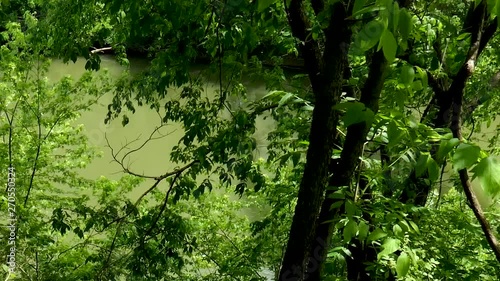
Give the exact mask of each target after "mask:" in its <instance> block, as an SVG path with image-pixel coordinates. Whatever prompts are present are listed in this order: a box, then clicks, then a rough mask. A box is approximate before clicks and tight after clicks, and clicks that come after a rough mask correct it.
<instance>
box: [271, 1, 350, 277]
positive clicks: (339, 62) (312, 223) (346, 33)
mask: <svg viewBox="0 0 500 281" xmlns="http://www.w3.org/2000/svg"><path fill="white" fill-rule="evenodd" d="M321 7H322V6H321V5H316V9H319V8H321ZM331 9H332V17H331V22H330V25H329V26H330V27H331V28H327V29H326V30H325V31H324V32H325V37H326V41H325V48H324V50H325V51H324V52H323V53H322V52H321V51H320V48H319V44H318V42H316V41H315V40H313V39H312V38H311V36H308V28H309V27H310V26H311V24H310V22H309V19H308V18H307V16H306V14H305V10H304V3H303V1H301V0H292V1H291V2H290V7H287V14H288V20H289V23H290V27H291V29H292V33H293V35H294V36H295V37H296V38H297V39H299V40H300V41H301V42H300V46H301V50H302V53H303V56H304V63H305V67H306V70H307V72H308V74H309V78H310V80H311V85H312V88H313V92H314V98H315V107H314V110H313V119H312V123H311V130H310V136H309V148H308V151H307V156H306V160H307V161H306V165H305V169H304V174H303V176H302V181H301V183H300V188H299V194H298V200H297V206H296V208H295V214H294V217H293V220H292V226H291V229H290V234H289V240H288V244H287V247H286V250H285V254H284V258H283V262H282V267H281V270H280V274H279V279H278V280H280V281H303V280H313V279H310V278H308V277H309V276H308V275H307V274H306V272H309V271H314V270H316V269H317V268H316V269H314V268H310V267H309V268H307V266H308V265H309V266H310V265H313V264H314V262H310V261H315V262H316V266H315V267H318V266H319V265H320V264H322V263H323V262H324V260H323V259H321V260H320V259H318V258H317V257H319V256H317V255H315V253H316V252H317V251H318V249H322V248H325V249H326V241H325V240H321V238H319V237H315V229H316V225H317V217H318V213H319V211H320V208H321V203H322V201H323V195H324V192H325V189H326V186H327V185H328V172H329V164H330V159H331V155H332V153H333V149H334V144H335V139H336V133H337V124H338V114H337V112H336V110H335V109H334V106H335V105H336V104H337V103H338V102H339V100H340V95H341V93H342V84H343V71H344V69H345V66H346V64H347V51H348V46H349V43H350V42H351V30H350V27H349V26H348V24H347V23H346V22H345V21H344V19H345V18H346V17H347V11H346V8H345V6H344V3H342V1H341V2H337V3H335V4H333V6H332V7H331ZM318 12H319V11H318ZM311 254H312V256H311Z"/></svg>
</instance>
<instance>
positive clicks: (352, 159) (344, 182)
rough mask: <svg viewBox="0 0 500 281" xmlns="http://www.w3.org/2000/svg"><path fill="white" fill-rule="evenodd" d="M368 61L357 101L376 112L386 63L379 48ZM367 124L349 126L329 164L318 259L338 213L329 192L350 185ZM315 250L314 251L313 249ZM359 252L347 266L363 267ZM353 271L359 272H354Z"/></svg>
mask: <svg viewBox="0 0 500 281" xmlns="http://www.w3.org/2000/svg"><path fill="white" fill-rule="evenodd" d="M371 61H372V62H371V65H370V71H369V74H368V79H367V81H366V82H365V85H364V87H363V90H362V92H361V99H360V101H361V102H362V103H363V104H364V105H365V106H366V107H367V108H369V109H370V110H371V111H373V112H374V113H377V111H378V103H379V98H380V93H381V92H382V87H383V85H384V81H385V73H386V69H387V65H388V63H387V60H386V59H385V57H384V54H383V53H382V51H379V52H376V53H374V54H373V56H372V60H371ZM370 127H371V123H368V122H361V123H358V124H354V125H351V126H349V127H348V129H347V135H346V139H345V142H344V147H343V149H342V153H341V156H340V162H339V164H338V165H333V166H332V167H333V168H334V170H332V171H331V173H332V176H331V177H330V182H329V186H330V187H329V190H328V191H327V195H326V198H325V200H324V201H323V204H322V206H321V212H320V216H319V219H318V224H317V226H316V237H317V238H319V239H321V241H326V246H327V247H322V248H318V249H319V250H318V254H319V257H320V260H325V259H326V256H327V254H328V244H329V243H328V242H329V241H330V240H331V235H332V230H333V225H334V224H333V223H332V222H327V221H331V220H333V219H334V218H335V217H336V216H337V214H336V213H337V210H331V206H332V204H333V203H335V202H336V199H332V198H330V197H329V195H330V194H332V193H333V192H335V191H336V190H338V189H339V188H340V187H343V186H349V185H350V184H351V182H352V178H353V175H354V173H355V170H356V167H358V165H359V163H360V161H359V157H360V156H362V152H363V145H364V143H365V142H366V136H367V134H368V132H369V130H370ZM353 250H357V249H353ZM314 254H316V252H315V253H314ZM362 256H364V253H360V255H359V258H360V259H358V257H353V258H352V259H348V269H349V268H350V269H352V270H362V271H364V267H363V265H362V262H363V261H364V258H362ZM312 262H314V261H310V266H309V268H314V264H313V263H312ZM351 262H352V263H354V266H352V264H350V263H351ZM322 272H323V268H322V267H320V268H319V270H316V271H314V272H308V273H309V274H310V276H311V278H310V280H314V281H316V280H318V281H319V280H321V275H322ZM352 274H353V275H358V274H357V273H352Z"/></svg>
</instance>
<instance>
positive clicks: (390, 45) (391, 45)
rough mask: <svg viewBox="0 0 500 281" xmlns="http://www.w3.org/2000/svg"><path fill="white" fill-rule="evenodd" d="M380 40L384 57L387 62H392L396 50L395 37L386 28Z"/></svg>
mask: <svg viewBox="0 0 500 281" xmlns="http://www.w3.org/2000/svg"><path fill="white" fill-rule="evenodd" d="M380 42H381V43H382V50H383V52H384V56H385V59H386V60H387V61H388V62H389V63H392V62H393V61H394V59H395V58H396V52H397V50H398V43H397V42H396V38H394V35H393V34H392V32H390V31H389V30H388V29H386V30H385V31H384V33H383V34H382V37H381V38H380Z"/></svg>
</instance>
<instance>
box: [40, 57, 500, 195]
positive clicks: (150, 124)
mask: <svg viewBox="0 0 500 281" xmlns="http://www.w3.org/2000/svg"><path fill="white" fill-rule="evenodd" d="M101 59H102V68H103V69H108V71H109V72H110V74H111V75H112V76H114V77H118V76H119V75H120V74H121V72H122V71H123V70H124V67H122V66H120V65H119V64H118V63H116V61H115V60H114V59H113V57H112V56H102V57H101ZM84 65H85V61H84V60H79V61H77V62H76V63H74V64H73V63H69V64H63V63H62V62H61V61H54V62H53V63H52V66H51V69H50V71H49V73H48V76H49V79H51V80H54V81H56V80H58V79H60V78H62V77H63V76H65V75H71V76H72V77H74V78H78V77H80V76H81V75H82V74H83V73H84V71H85V67H84ZM147 65H148V62H147V61H146V60H144V59H133V58H131V59H130V72H131V73H138V72H140V71H141V70H143V69H144V68H145V67H147ZM246 86H247V90H248V98H249V100H255V99H258V98H261V97H262V96H264V95H265V94H267V91H266V89H265V86H264V83H258V82H252V83H250V84H248V85H246ZM217 88H218V87H217V86H216V85H214V84H206V86H205V92H206V95H207V96H208V97H213V96H214V95H215V91H216V90H217ZM179 93H180V91H179V89H174V88H172V89H169V91H168V96H169V97H171V98H175V97H177V96H178V95H179ZM111 99H112V94H106V95H104V97H103V98H102V99H101V100H100V103H99V104H98V105H95V106H94V107H93V109H92V111H91V112H84V113H83V114H82V117H81V118H80V120H78V123H81V124H84V125H85V128H86V133H87V136H88V137H89V139H90V142H91V144H92V145H94V146H97V147H99V148H100V149H101V150H102V151H103V152H104V154H103V157H101V158H97V159H95V160H94V161H93V162H92V163H91V164H90V165H89V166H88V167H87V168H86V169H84V170H82V171H81V174H82V175H83V176H85V177H87V178H90V179H95V178H98V177H100V176H105V177H108V178H110V179H118V178H120V177H121V176H122V175H123V173H122V169H121V167H120V166H119V165H118V164H117V163H113V162H112V157H111V150H110V148H109V147H107V143H106V139H105V135H106V136H107V137H108V139H109V142H110V145H111V147H113V149H115V150H116V149H119V148H120V147H122V146H123V145H124V144H125V143H127V142H130V141H132V140H136V139H137V142H136V144H140V143H141V141H142V142H143V141H144V140H145V139H146V138H147V136H149V135H150V134H151V132H152V130H154V129H155V127H156V126H158V125H159V124H160V118H159V116H158V115H157V113H156V112H154V111H153V110H151V109H149V107H140V108H138V110H137V111H136V113H135V114H134V115H133V116H130V120H131V121H130V123H129V124H128V125H127V126H126V127H123V126H122V125H121V120H120V119H117V120H114V121H112V122H111V124H108V125H105V124H104V118H105V115H106V112H107V108H106V106H107V105H108V104H109V103H110V101H111ZM256 125H257V132H256V134H255V137H256V139H257V141H258V149H257V151H256V155H257V156H258V157H262V158H266V156H267V155H266V149H265V146H266V145H267V142H266V134H267V132H269V131H270V130H271V129H272V127H273V126H274V124H273V121H272V120H271V119H270V118H268V119H266V120H264V119H263V118H262V117H261V118H259V119H257V124H256ZM495 126H496V125H495V124H493V125H492V126H491V127H490V129H486V128H485V129H484V130H483V133H486V134H488V132H489V131H492V132H491V133H494V132H493V131H494V128H495ZM160 133H162V134H168V136H167V137H165V138H162V139H159V140H155V141H153V142H150V143H148V145H146V146H145V147H144V148H142V149H141V150H140V152H138V153H135V154H132V155H131V156H130V157H129V158H128V159H127V162H126V163H127V165H129V168H130V169H131V170H132V171H134V172H136V173H144V174H145V175H160V174H162V173H165V172H167V171H171V170H173V169H175V168H176V167H177V166H178V165H176V164H174V163H172V162H170V157H169V154H170V152H171V149H172V147H173V146H175V145H176V144H177V142H178V140H179V139H180V138H181V137H182V135H183V130H182V128H181V127H180V126H178V125H176V124H171V125H169V126H167V127H165V128H163V129H162V130H160ZM483 146H486V144H485V143H483ZM132 147H133V146H132ZM447 171H448V172H447V173H446V174H445V175H444V177H443V179H444V180H447V179H448V178H449V175H450V171H451V169H449V168H447ZM151 184H152V182H151V181H145V182H144V183H143V184H142V185H141V186H140V187H139V188H137V189H136V190H134V192H133V193H132V194H131V196H132V198H134V197H135V198H137V197H138V196H139V195H140V194H142V193H143V192H144V190H146V189H147V188H148V187H149V186H151ZM473 185H474V187H475V190H476V193H477V195H478V197H479V199H480V201H481V202H482V203H483V204H484V205H488V204H489V202H491V201H490V200H489V199H488V196H486V195H485V194H484V192H483V191H482V190H481V188H480V184H479V183H478V181H477V180H475V181H473ZM443 186H444V190H447V189H448V188H449V187H450V183H449V182H447V183H445V184H443Z"/></svg>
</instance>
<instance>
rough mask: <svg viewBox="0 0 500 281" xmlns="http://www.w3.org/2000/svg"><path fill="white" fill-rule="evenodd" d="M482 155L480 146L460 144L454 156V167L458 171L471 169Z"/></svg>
mask: <svg viewBox="0 0 500 281" xmlns="http://www.w3.org/2000/svg"><path fill="white" fill-rule="evenodd" d="M480 153H481V149H480V148H479V146H476V145H471V144H467V143H462V144H460V145H459V146H458V147H457V149H456V150H455V154H454V155H453V167H454V168H455V169H456V170H461V169H468V168H470V167H471V166H472V165H474V164H475V163H476V162H477V160H478V158H479V155H480Z"/></svg>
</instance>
